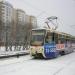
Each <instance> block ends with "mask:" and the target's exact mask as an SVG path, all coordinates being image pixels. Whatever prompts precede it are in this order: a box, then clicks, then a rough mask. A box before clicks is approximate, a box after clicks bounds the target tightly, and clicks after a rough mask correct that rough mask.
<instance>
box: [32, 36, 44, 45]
mask: <svg viewBox="0 0 75 75" xmlns="http://www.w3.org/2000/svg"><path fill="white" fill-rule="evenodd" d="M43 44H44V35H32V38H31V45H32V46H34V45H36V46H42V45H43Z"/></svg>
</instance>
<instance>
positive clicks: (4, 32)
mask: <svg viewBox="0 0 75 75" xmlns="http://www.w3.org/2000/svg"><path fill="white" fill-rule="evenodd" d="M12 20H13V6H12V5H11V4H10V3H8V2H6V1H0V23H1V24H0V31H1V33H0V35H1V36H0V43H1V44H4V43H5V42H7V40H9V41H11V39H10V38H11V29H12V24H13V22H12ZM8 43H9V42H8Z"/></svg>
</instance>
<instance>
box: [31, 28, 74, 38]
mask: <svg viewBox="0 0 75 75" xmlns="http://www.w3.org/2000/svg"><path fill="white" fill-rule="evenodd" d="M32 30H46V31H48V32H49V31H50V32H54V33H57V34H62V35H65V36H71V37H75V36H72V35H71V34H68V33H64V32H60V31H56V30H50V29H46V28H35V29H32Z"/></svg>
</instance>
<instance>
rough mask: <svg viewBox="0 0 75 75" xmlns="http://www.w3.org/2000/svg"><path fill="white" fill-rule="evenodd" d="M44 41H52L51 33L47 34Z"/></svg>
mask: <svg viewBox="0 0 75 75" xmlns="http://www.w3.org/2000/svg"><path fill="white" fill-rule="evenodd" d="M45 42H46V43H50V42H52V34H51V33H50V34H47V36H46V40H45Z"/></svg>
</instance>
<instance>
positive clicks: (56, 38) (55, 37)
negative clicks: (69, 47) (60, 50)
mask: <svg viewBox="0 0 75 75" xmlns="http://www.w3.org/2000/svg"><path fill="white" fill-rule="evenodd" d="M54 41H55V43H56V44H58V34H57V33H55V35H54Z"/></svg>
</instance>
